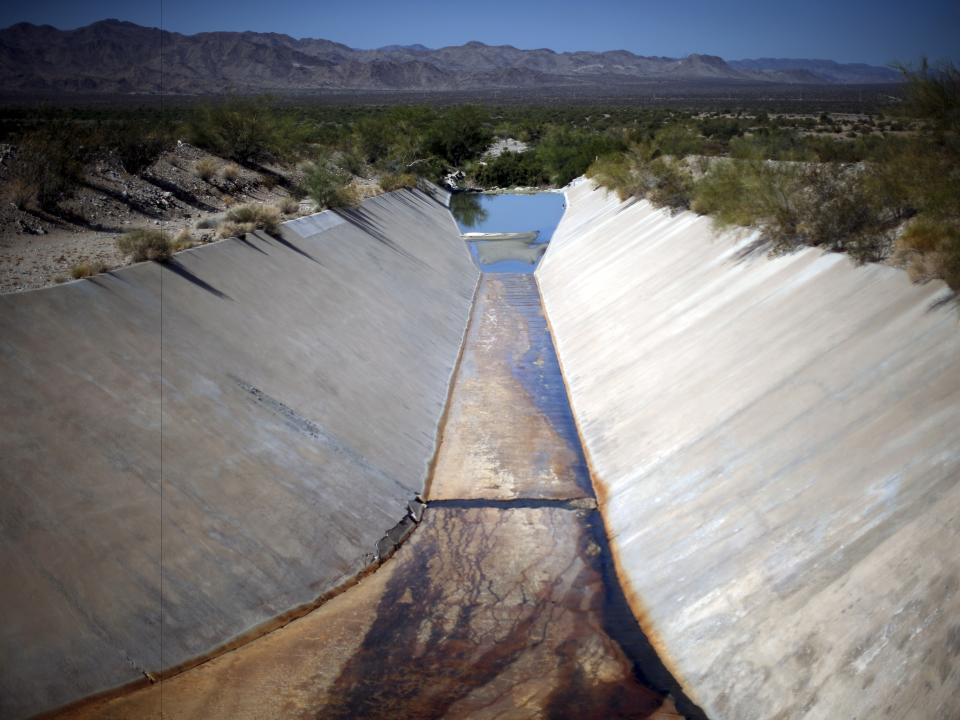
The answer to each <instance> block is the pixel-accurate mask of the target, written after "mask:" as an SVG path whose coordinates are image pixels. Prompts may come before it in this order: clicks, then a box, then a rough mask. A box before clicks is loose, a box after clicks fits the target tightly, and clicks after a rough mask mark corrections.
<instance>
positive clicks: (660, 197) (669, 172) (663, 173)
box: [646, 156, 693, 210]
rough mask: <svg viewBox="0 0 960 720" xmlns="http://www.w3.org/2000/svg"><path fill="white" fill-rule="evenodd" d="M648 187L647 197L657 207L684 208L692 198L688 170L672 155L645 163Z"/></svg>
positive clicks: (688, 205) (691, 186) (687, 206)
mask: <svg viewBox="0 0 960 720" xmlns="http://www.w3.org/2000/svg"><path fill="white" fill-rule="evenodd" d="M646 171H647V173H648V175H649V181H648V182H649V184H650V189H649V190H648V191H647V199H649V200H650V202H651V203H653V204H654V205H656V206H658V207H666V208H670V209H671V210H685V209H687V208H689V207H690V202H691V200H692V198H693V179H692V178H691V177H690V172H689V170H687V169H686V168H685V167H684V166H682V165H681V164H680V162H679V161H677V160H674V159H673V158H672V157H669V156H665V157H658V158H655V159H654V160H653V161H651V162H650V164H649V165H647V168H646Z"/></svg>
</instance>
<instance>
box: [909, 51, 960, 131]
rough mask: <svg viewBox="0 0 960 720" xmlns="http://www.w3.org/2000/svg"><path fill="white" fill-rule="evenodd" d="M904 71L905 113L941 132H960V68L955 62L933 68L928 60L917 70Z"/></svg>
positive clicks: (924, 60)
mask: <svg viewBox="0 0 960 720" xmlns="http://www.w3.org/2000/svg"><path fill="white" fill-rule="evenodd" d="M900 70H901V72H902V73H903V75H904V79H905V80H906V83H907V84H906V99H907V102H906V105H905V107H904V110H905V112H906V113H907V114H909V115H911V116H913V117H915V118H920V119H922V120H926V121H928V122H929V123H931V124H932V125H933V127H934V128H935V129H936V130H937V131H939V132H954V133H955V132H960V68H957V67H956V66H954V65H953V64H952V63H943V64H941V65H939V66H937V67H931V65H930V63H929V62H928V61H927V60H926V58H924V59H923V61H922V62H921V63H920V67H919V68H917V69H916V70H914V69H912V68H909V67H906V66H901V68H900Z"/></svg>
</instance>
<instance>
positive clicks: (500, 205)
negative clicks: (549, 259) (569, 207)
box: [450, 192, 565, 273]
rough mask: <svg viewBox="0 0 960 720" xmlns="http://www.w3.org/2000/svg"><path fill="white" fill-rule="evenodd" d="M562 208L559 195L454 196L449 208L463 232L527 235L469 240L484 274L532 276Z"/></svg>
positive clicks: (558, 219) (481, 194) (483, 194)
mask: <svg viewBox="0 0 960 720" xmlns="http://www.w3.org/2000/svg"><path fill="white" fill-rule="evenodd" d="M564 207H565V203H564V197H563V195H562V194H561V193H556V192H542V193H534V194H523V195H519V194H518V195H499V194H498V195H494V194H490V195H488V194H485V193H457V194H455V195H454V196H453V198H452V199H451V202H450V209H451V210H452V211H453V216H454V217H455V218H456V219H457V224H458V225H459V226H460V232H462V233H529V234H530V235H529V236H528V237H523V238H514V239H477V240H470V241H469V245H470V253H471V254H472V255H473V259H474V261H475V262H476V263H477V265H479V266H480V268H481V269H482V270H483V271H484V272H496V273H503V272H509V273H531V272H533V271H534V269H535V268H536V266H537V263H538V262H539V261H540V258H541V257H542V256H543V253H544V252H545V251H546V248H547V243H548V242H549V241H550V238H551V236H552V235H553V231H554V230H556V228H557V224H558V223H559V222H560V218H561V217H562V216H563V210H564Z"/></svg>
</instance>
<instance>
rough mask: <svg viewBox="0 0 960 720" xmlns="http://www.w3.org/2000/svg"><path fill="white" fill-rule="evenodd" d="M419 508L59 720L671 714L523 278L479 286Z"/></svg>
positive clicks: (489, 280)
mask: <svg viewBox="0 0 960 720" xmlns="http://www.w3.org/2000/svg"><path fill="white" fill-rule="evenodd" d="M427 501H428V507H427V509H426V510H425V511H424V514H423V517H422V519H421V521H420V523H419V525H418V526H417V528H416V530H415V532H414V533H413V534H412V535H411V536H410V538H409V539H408V540H407V541H406V542H405V543H404V544H403V545H402V546H401V547H400V548H399V549H398V551H397V552H396V554H395V555H394V556H393V557H392V558H391V559H389V560H387V561H386V562H385V563H384V564H383V565H382V566H381V567H380V568H379V569H378V570H377V571H376V572H374V573H372V574H370V575H369V576H367V577H366V578H364V579H363V580H362V581H360V582H359V583H358V584H356V585H355V586H353V587H352V588H350V589H349V590H347V591H345V592H343V593H342V594H340V595H338V596H336V597H334V598H333V599H331V600H330V601H329V602H327V603H325V604H323V605H322V606H320V607H319V608H318V609H316V610H314V611H313V612H311V613H309V614H308V615H306V616H304V617H302V618H300V619H298V620H296V621H294V622H291V623H290V624H288V625H286V626H285V627H283V628H280V629H279V630H276V631H274V632H271V633H269V634H267V635H265V636H263V637H261V638H259V639H257V640H254V641H253V642H250V643H248V644H246V645H244V646H242V647H240V648H238V649H236V650H233V651H231V652H228V653H225V654H223V655H220V656H219V657H216V658H214V659H213V660H210V661H208V662H206V663H204V664H202V665H200V666H198V667H196V668H193V669H192V670H188V671H187V672H184V673H181V674H180V675H177V676H175V677H172V678H170V679H168V680H165V681H163V682H162V683H159V684H157V685H153V686H151V687H148V688H145V689H143V690H139V691H136V692H133V693H130V694H128V695H125V696H122V697H119V698H116V699H113V700H111V701H109V702H106V703H101V704H98V705H91V706H87V707H86V708H83V709H81V710H78V711H76V712H74V713H71V714H70V715H68V717H76V718H79V717H84V718H124V719H127V718H158V717H161V716H162V717H163V718H165V719H166V718H174V719H176V720H181V719H183V720H186V719H188V718H190V719H193V718H197V719H199V718H204V719H208V718H209V719H216V718H223V719H227V718H230V719H238V720H242V719H248V718H249V719H253V718H317V719H320V720H325V719H327V718H330V719H344V720H346V719H347V718H383V719H384V720H386V719H387V718H390V719H396V720H401V719H403V718H456V719H460V718H471V719H486V718H490V719H493V718H577V719H581V720H582V719H593V718H595V719H597V720H601V719H607V718H677V717H680V715H679V714H678V713H677V711H676V709H675V708H674V705H673V702H672V700H671V699H670V698H669V697H664V695H662V694H661V693H658V692H656V691H654V690H652V689H650V688H649V687H647V686H646V685H645V683H644V682H643V681H642V680H641V679H640V677H641V675H642V673H643V665H644V664H645V662H647V661H648V660H650V657H649V656H645V653H647V654H648V653H649V650H648V649H645V648H644V640H643V638H642V636H639V630H638V628H637V627H636V623H635V621H634V620H633V617H632V615H630V613H629V610H628V609H627V607H626V603H625V602H624V601H623V598H622V596H621V593H620V588H619V585H617V581H616V576H615V574H614V573H613V571H612V565H611V562H610V558H609V551H608V549H607V548H606V539H605V536H604V533H603V527H602V521H601V519H600V516H599V513H598V512H597V510H596V500H595V499H594V496H593V492H592V489H591V485H590V480H589V475H588V473H587V469H586V464H585V462H584V458H583V454H582V451H581V449H580V444H579V441H578V438H577V433H576V430H575V426H574V424H573V420H572V417H571V414H570V409H569V405H568V403H567V397H566V392H565V389H564V386H563V381H562V378H561V375H560V370H559V367H558V365H557V359H556V356H555V354H554V351H553V345H552V343H551V340H550V335H549V332H548V330H547V327H546V322H545V320H544V318H543V314H542V310H541V306H540V298H539V293H538V290H537V287H536V283H535V281H534V279H533V276H532V275H529V274H525V275H512V274H485V275H484V276H483V277H482V279H481V284H480V287H479V288H478V294H477V301H476V304H475V306H474V309H473V315H472V318H471V323H470V327H469V329H468V333H467V337H466V341H465V345H464V351H463V358H462V360H461V363H460V368H459V370H458V374H457V377H456V378H455V381H454V385H453V388H452V391H451V396H450V404H449V408H448V412H447V420H446V424H445V426H444V430H443V434H442V440H441V443H440V446H439V449H438V454H437V458H436V462H435V467H434V472H433V479H432V483H431V486H430V488H429V491H428V495H427ZM653 660H655V658H653ZM161 713H162V715H161Z"/></svg>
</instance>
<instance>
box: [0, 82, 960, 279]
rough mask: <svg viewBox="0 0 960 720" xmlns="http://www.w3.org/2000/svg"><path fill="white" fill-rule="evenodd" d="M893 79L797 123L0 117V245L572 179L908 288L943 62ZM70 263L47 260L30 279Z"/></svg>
mask: <svg viewBox="0 0 960 720" xmlns="http://www.w3.org/2000/svg"><path fill="white" fill-rule="evenodd" d="M908 75H909V77H910V82H909V83H908V84H907V86H906V87H907V90H906V93H905V95H906V97H907V100H908V102H906V103H903V107H901V105H900V104H899V103H893V104H889V103H888V104H886V105H884V104H883V103H882V102H881V101H882V100H883V98H875V99H874V104H873V105H867V106H864V105H863V103H853V102H850V103H848V105H849V107H845V106H844V105H842V104H839V105H836V104H835V105H834V106H833V107H831V109H830V110H829V111H824V110H822V109H817V110H816V111H815V112H811V111H809V110H808V111H806V112H803V111H799V110H798V109H797V108H795V107H792V106H790V105H789V104H784V103H767V104H766V105H764V104H763V103H755V104H754V105H753V106H749V105H748V106H746V107H736V106H731V107H716V106H715V107H714V108H712V109H704V108H703V107H702V103H701V106H700V107H687V108H683V107H676V108H672V107H637V106H631V105H629V104H623V105H612V106H593V105H589V104H583V105H563V106H561V105H540V106H524V105H505V106H496V105H492V106H485V107H477V106H469V105H467V106H463V105H461V106H452V107H427V106H409V105H397V106H392V107H366V106H361V105H357V106H339V107H334V106H323V105H311V104H308V103H303V104H297V103H290V102H283V103H280V102H275V101H271V100H268V99H265V98H257V99H236V100H227V101H221V102H216V103H200V104H199V105H196V106H184V107H179V108H176V109H172V110H169V111H166V112H164V113H162V114H159V115H157V116H155V117H149V116H146V115H145V114H144V113H142V112H140V111H123V110H114V111H112V112H106V111H103V110H93V109H87V110H77V109H71V110H68V109H51V110H47V111H44V113H46V115H44V114H43V113H40V114H39V115H38V113H37V111H35V110H34V111H31V112H29V113H28V112H26V111H19V112H11V111H8V112H7V117H6V118H4V119H3V122H2V123H0V128H2V132H3V135H2V138H0V140H2V141H3V142H6V143H7V145H5V146H4V147H5V148H6V150H5V156H4V158H3V161H2V163H0V179H2V183H3V194H4V197H5V199H6V200H8V204H6V205H5V206H4V207H5V208H6V209H4V210H3V211H2V212H0V233H6V234H19V235H20V236H23V237H25V238H27V240H25V241H24V242H27V241H28V239H29V237H28V236H29V234H31V233H50V232H56V231H57V228H61V227H62V228H69V230H70V231H71V232H73V231H81V232H89V233H92V234H99V236H104V235H107V234H110V233H112V234H113V235H112V236H113V237H116V236H117V235H118V234H122V233H123V232H125V231H127V230H129V229H130V227H131V226H132V227H137V226H148V225H161V226H162V228H163V229H164V230H165V231H167V232H169V233H170V234H171V235H176V234H177V233H179V232H181V230H183V229H186V230H187V232H188V233H189V234H190V237H191V239H190V241H189V242H190V243H199V242H205V241H209V240H211V239H213V237H214V236H215V235H217V236H223V235H224V233H227V234H236V233H242V232H245V231H247V230H246V229H247V228H248V227H250V226H251V225H250V223H253V225H252V227H253V228H259V229H265V227H266V226H265V225H264V222H266V220H265V219H264V218H262V217H259V218H257V219H253V220H250V219H246V220H237V219H229V218H227V219H225V218H224V213H227V214H230V213H232V214H233V215H234V217H239V216H243V217H248V214H249V213H250V210H249V207H250V206H273V207H274V208H275V210H272V211H263V212H266V213H267V214H270V213H273V212H276V214H277V215H283V216H291V215H294V214H297V213H299V211H300V205H299V202H298V200H299V198H301V197H309V198H310V199H311V200H312V201H313V203H314V205H315V207H316V208H317V209H324V208H336V207H344V206H350V205H353V204H356V203H357V202H359V201H360V200H361V199H362V198H363V197H366V196H368V195H370V194H371V193H373V192H375V191H378V190H380V191H384V192H389V191H392V190H396V189H400V188H407V187H413V186H414V185H415V184H416V182H417V179H418V178H421V177H422V178H426V179H428V180H431V181H435V182H447V183H448V184H451V185H454V186H456V187H459V188H460V189H491V188H511V187H518V186H522V187H558V186H561V185H563V184H565V183H567V182H569V181H570V180H571V179H573V178H574V177H577V176H579V175H582V174H584V173H586V172H589V174H590V175H591V176H592V177H594V178H595V179H596V180H598V181H599V182H601V183H603V184H604V185H606V186H608V187H610V188H612V189H615V190H616V191H617V192H619V193H620V194H621V195H622V196H624V197H627V196H636V197H646V198H648V199H650V200H651V202H653V203H654V204H657V205H661V206H665V207H669V208H671V209H674V210H679V209H686V208H692V209H694V210H696V211H698V212H702V213H708V214H710V215H711V216H713V217H714V218H715V219H716V221H717V223H718V224H720V225H730V224H738V225H756V226H759V227H762V228H763V229H764V233H765V236H766V237H767V239H768V240H769V241H770V243H771V247H772V249H773V250H775V251H787V250H789V249H791V248H793V247H797V246H801V245H818V246H822V247H825V248H828V249H831V250H839V251H844V252H849V253H850V254H851V255H852V256H853V257H855V258H857V259H858V260H864V261H873V260H885V261H890V262H897V263H901V264H904V265H905V266H907V267H908V269H910V272H911V273H912V275H913V276H914V277H916V278H918V279H925V278H929V277H943V278H955V277H956V272H955V271H952V270H950V269H949V268H950V267H953V266H952V265H951V262H953V261H951V260H949V258H952V257H953V256H954V250H953V248H954V246H955V244H956V240H955V238H956V236H957V227H958V220H957V217H958V210H957V207H956V205H957V201H956V197H957V182H958V181H957V179H956V172H957V171H956V168H957V165H958V163H957V156H958V151H957V147H956V145H957V140H956V137H957V131H956V120H955V117H956V109H955V105H956V100H955V94H956V89H955V86H956V82H957V81H956V70H954V69H953V68H952V67H945V68H931V67H929V66H922V67H920V68H918V69H917V70H916V71H908ZM68 139H69V141H68ZM138 139H139V140H138ZM490 148H496V151H495V152H492V153H491V154H487V151H488V149H490ZM588 168H589V171H588ZM124 225H126V226H127V227H124ZM267 225H269V222H267ZM212 230H215V231H216V232H215V233H213V232H211V231H212ZM184 242H186V241H184ZM183 244H184V243H180V242H175V243H174V246H175V247H180V246H181V245H183ZM100 256H101V259H106V260H107V261H108V262H109V264H111V266H113V265H115V264H119V263H121V262H122V258H121V257H119V256H118V257H116V258H114V257H112V256H109V253H107V255H104V253H100ZM54 259H56V258H54ZM85 261H86V259H85V258H83V257H82V256H81V257H77V256H76V255H74V256H73V257H72V258H71V257H67V256H65V255H64V260H63V261H58V264H57V266H56V267H51V268H50V270H49V272H48V273H47V277H46V282H47V283H49V282H52V281H53V279H54V277H55V276H56V275H57V274H58V273H60V274H63V273H65V272H69V271H70V268H71V267H72V266H73V265H77V264H80V263H82V262H85ZM20 267H22V264H21V266H20ZM950 282H951V284H952V285H953V286H954V287H956V286H957V285H956V283H957V282H958V281H957V280H951V281H950Z"/></svg>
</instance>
